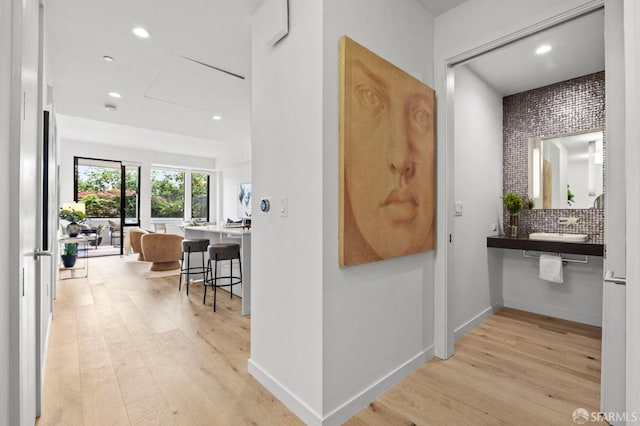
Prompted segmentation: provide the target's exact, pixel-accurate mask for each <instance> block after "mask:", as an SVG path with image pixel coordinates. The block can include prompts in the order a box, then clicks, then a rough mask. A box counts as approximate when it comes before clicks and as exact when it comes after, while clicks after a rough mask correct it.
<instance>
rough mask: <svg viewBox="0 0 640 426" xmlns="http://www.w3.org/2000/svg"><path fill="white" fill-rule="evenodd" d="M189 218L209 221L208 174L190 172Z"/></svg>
mask: <svg viewBox="0 0 640 426" xmlns="http://www.w3.org/2000/svg"><path fill="white" fill-rule="evenodd" d="M191 218H192V219H193V220H198V221H203V222H208V221H209V175H207V174H204V173H191Z"/></svg>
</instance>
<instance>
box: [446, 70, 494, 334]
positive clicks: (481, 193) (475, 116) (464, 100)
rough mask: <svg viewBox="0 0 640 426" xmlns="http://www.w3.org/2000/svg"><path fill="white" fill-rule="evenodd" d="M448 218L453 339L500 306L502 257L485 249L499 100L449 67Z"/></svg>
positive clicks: (479, 82) (468, 76)
mask: <svg viewBox="0 0 640 426" xmlns="http://www.w3.org/2000/svg"><path fill="white" fill-rule="evenodd" d="M454 120H455V131H454V136H455V143H454V161H455V166H454V170H455V171H454V173H455V187H454V194H455V195H454V198H455V201H456V202H461V203H463V214H462V216H459V217H455V219H454V229H455V232H454V238H453V259H454V260H453V262H454V264H455V265H459V266H460V265H464V267H457V268H455V270H454V271H453V276H452V277H451V278H452V279H451V281H450V289H449V290H450V293H449V296H450V299H449V304H450V305H449V306H450V307H449V310H450V317H449V320H450V321H452V327H453V329H454V331H455V338H456V339H458V338H459V337H461V336H462V335H464V334H465V333H466V332H467V331H469V330H471V329H472V328H474V327H475V326H477V325H478V324H479V322H480V321H482V320H483V319H485V318H486V317H487V316H489V315H491V314H492V313H493V312H494V311H495V310H496V309H498V308H500V307H501V306H502V303H503V301H502V256H501V255H500V254H499V253H495V252H494V251H491V250H487V239H486V237H487V236H488V235H496V234H498V232H497V231H492V226H493V224H496V225H498V224H499V223H500V218H501V217H502V204H501V202H500V197H501V196H502V96H501V95H499V94H498V93H497V92H496V91H495V90H494V89H493V88H492V87H491V86H489V85H488V84H487V83H485V82H484V81H483V80H482V79H480V78H479V77H478V76H477V75H476V74H475V73H474V72H473V71H472V70H471V69H470V68H469V67H467V66H465V65H461V66H457V67H455V110H454Z"/></svg>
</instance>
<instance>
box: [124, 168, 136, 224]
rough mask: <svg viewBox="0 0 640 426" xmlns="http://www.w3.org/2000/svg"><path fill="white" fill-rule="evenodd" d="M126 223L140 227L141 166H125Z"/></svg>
mask: <svg viewBox="0 0 640 426" xmlns="http://www.w3.org/2000/svg"><path fill="white" fill-rule="evenodd" d="M124 223H125V224H127V225H135V226H140V166H124Z"/></svg>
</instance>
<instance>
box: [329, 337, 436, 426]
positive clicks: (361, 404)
mask: <svg viewBox="0 0 640 426" xmlns="http://www.w3.org/2000/svg"><path fill="white" fill-rule="evenodd" d="M434 350H435V346H434V345H431V346H429V347H428V348H426V349H424V350H423V351H421V352H420V353H418V354H417V355H415V356H414V357H413V358H411V359H409V360H408V361H406V362H405V363H404V364H402V365H401V366H399V367H398V368H396V369H395V370H393V371H391V372H390V373H389V374H387V375H386V376H384V377H382V378H381V379H380V380H378V381H377V382H375V383H373V384H372V385H371V386H369V387H368V388H366V389H364V390H363V391H362V392H360V393H359V394H357V395H355V396H354V397H353V398H351V399H350V400H349V401H347V402H345V403H344V404H342V405H341V406H340V407H338V408H336V409H335V410H333V411H332V412H330V413H329V414H327V415H326V416H325V417H324V419H323V422H322V425H323V426H332V425H341V424H343V423H344V422H346V421H347V420H349V419H350V418H351V417H353V416H354V415H356V414H357V413H358V412H359V411H360V410H362V409H363V408H365V407H366V406H367V405H369V404H370V403H371V402H373V401H375V400H376V399H377V398H378V397H380V396H381V395H382V394H384V393H385V392H386V391H388V390H389V389H391V388H392V387H394V386H395V385H397V384H398V383H400V381H401V380H402V379H404V378H405V377H407V376H408V375H409V374H411V373H413V372H414V371H415V370H417V369H418V368H419V367H420V366H421V365H422V364H424V363H425V362H427V361H429V360H430V359H431V358H433V354H434Z"/></svg>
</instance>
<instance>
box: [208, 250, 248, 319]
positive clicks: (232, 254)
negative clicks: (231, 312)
mask: <svg viewBox="0 0 640 426" xmlns="http://www.w3.org/2000/svg"><path fill="white" fill-rule="evenodd" d="M208 251H209V262H208V264H207V274H206V275H205V279H204V298H203V300H202V303H206V300H207V286H211V287H213V312H215V311H216V289H217V288H218V287H231V290H230V291H229V293H231V298H233V286H234V285H236V284H240V285H241V286H242V261H241V260H240V244H235V243H222V244H211V245H210V246H209V248H208ZM234 259H238V265H239V266H240V276H234V275H233V261H234ZM224 260H228V261H229V262H230V263H231V265H230V270H229V275H225V276H220V277H219V276H218V262H221V261H224ZM212 262H213V263H212ZM221 280H222V282H220V281H221Z"/></svg>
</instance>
